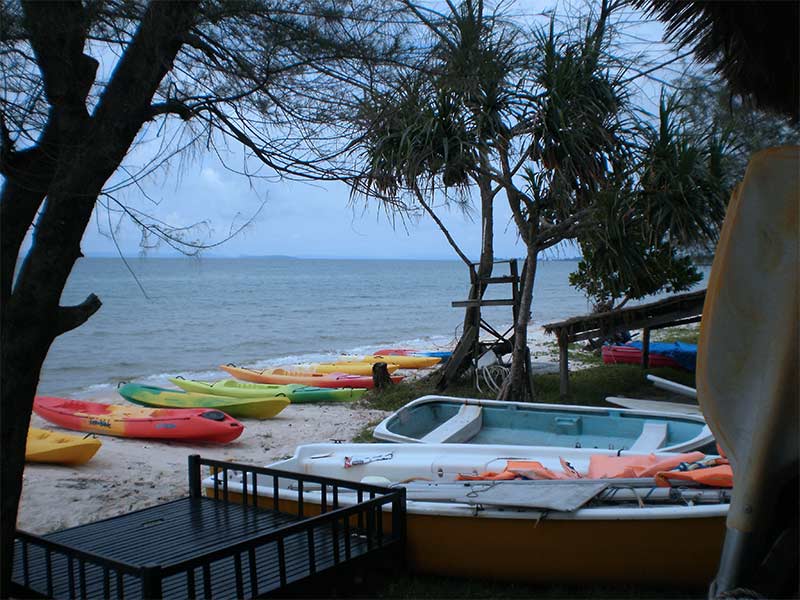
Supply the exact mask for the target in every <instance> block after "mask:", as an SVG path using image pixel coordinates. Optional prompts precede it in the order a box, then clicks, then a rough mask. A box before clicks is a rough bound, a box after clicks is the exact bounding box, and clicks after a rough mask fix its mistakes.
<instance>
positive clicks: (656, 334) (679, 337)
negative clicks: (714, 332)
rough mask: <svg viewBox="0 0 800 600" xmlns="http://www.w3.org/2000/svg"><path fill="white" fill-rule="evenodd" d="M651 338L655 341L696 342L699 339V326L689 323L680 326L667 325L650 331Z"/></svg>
mask: <svg viewBox="0 0 800 600" xmlns="http://www.w3.org/2000/svg"><path fill="white" fill-rule="evenodd" d="M651 338H652V340H653V341H656V342H683V343H685V344H696V343H697V340H699V339H700V328H699V327H696V326H695V327H692V326H691V325H683V326H680V327H667V328H665V329H656V330H655V331H653V332H652V333H651Z"/></svg>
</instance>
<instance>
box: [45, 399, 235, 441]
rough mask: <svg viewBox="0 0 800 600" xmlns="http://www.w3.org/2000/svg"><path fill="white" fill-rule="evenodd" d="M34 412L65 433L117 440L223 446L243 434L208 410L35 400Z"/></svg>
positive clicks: (230, 421)
mask: <svg viewBox="0 0 800 600" xmlns="http://www.w3.org/2000/svg"><path fill="white" fill-rule="evenodd" d="M33 410H34V412H35V413H36V414H37V415H39V416H40V417H42V418H44V419H47V420H48V421H50V422H51V423H55V424H56V425H60V426H61V427H66V428H67V429H74V430H77V431H90V432H92V433H102V434H105V435H116V436H120V437H131V438H156V439H169V440H183V441H193V442H220V443H224V442H230V441H232V440H235V439H236V438H237V437H239V436H240V435H241V434H242V431H243V430H244V427H243V426H242V424H241V423H239V421H237V420H236V419H233V418H232V417H230V416H228V415H226V414H225V413H224V412H221V411H219V410H211V409H207V408H195V409H193V408H180V409H169V408H143V407H140V406H123V405H120V404H102V403H100V402H86V401H84V400H70V399H67V398H48V397H45V396H36V398H35V399H34V401H33Z"/></svg>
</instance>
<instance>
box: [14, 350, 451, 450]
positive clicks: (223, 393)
mask: <svg viewBox="0 0 800 600" xmlns="http://www.w3.org/2000/svg"><path fill="white" fill-rule="evenodd" d="M386 352H387V355H386V356H383V355H380V354H375V355H370V356H360V357H351V358H350V359H349V360H341V361H339V362H332V363H314V364H307V365H300V366H296V367H289V368H275V369H265V370H260V371H259V370H254V369H247V368H241V367H236V366H235V365H226V366H223V367H222V368H223V369H224V370H225V371H227V372H228V373H230V374H231V375H233V376H234V377H237V379H235V380H234V379H227V380H221V381H215V382H206V381H195V380H191V379H184V378H182V377H174V378H170V381H171V382H172V383H174V384H175V385H176V386H177V387H178V388H180V389H166V388H161V387H154V386H148V385H142V384H138V383H126V384H124V385H122V386H121V387H119V389H118V392H119V394H120V395H121V396H122V397H123V398H125V399H126V400H128V401H129V402H131V403H132V404H134V405H136V406H128V405H119V404H105V403H101V402H90V401H86V400H76V399H69V398H55V397H45V396H37V397H36V399H35V401H34V411H35V412H36V413H37V414H38V415H39V416H41V417H42V418H44V419H46V420H47V421H49V422H51V423H54V424H56V425H59V426H60V427H64V428H66V429H72V430H75V431H81V432H85V433H87V434H103V435H113V436H119V437H129V438H147V439H160V440H173V441H183V442H211V443H227V442H230V441H233V440H235V439H236V438H238V437H239V436H240V435H241V434H242V432H243V430H244V425H242V423H240V422H239V421H238V420H237V418H245V419H270V418H272V417H275V416H276V415H278V414H279V413H280V412H281V411H282V410H283V409H285V408H286V407H287V406H289V404H291V403H295V404H303V403H317V402H347V401H352V400H357V399H358V398H360V397H361V396H362V395H363V394H364V392H365V391H366V390H367V389H369V388H371V387H372V386H373V378H372V376H371V375H372V371H373V367H374V365H375V364H377V363H383V364H385V365H386V368H387V371H388V372H389V373H394V372H395V371H396V370H398V369H401V368H402V369H424V368H428V367H431V366H434V365H436V364H437V363H439V362H440V361H441V360H443V359H446V358H447V356H449V353H439V355H437V356H426V355H422V354H415V353H414V351H411V350H405V349H404V350H401V351H399V352H398V353H397V354H396V355H395V354H392V353H393V352H394V351H393V350H391V349H387V350H386ZM391 379H392V381H393V382H395V383H396V382H398V381H400V380H401V379H402V376H399V375H392V376H391ZM100 445H101V442H100V441H99V440H97V439H96V438H93V437H81V436H75V435H70V434H65V433H59V432H53V431H46V430H42V429H35V428H32V429H31V430H30V431H29V434H28V445H27V448H26V460H28V461H29V462H49V463H62V464H81V463H83V462H86V461H88V460H89V459H91V458H92V456H94V454H95V453H96V452H97V450H98V449H99V447H100Z"/></svg>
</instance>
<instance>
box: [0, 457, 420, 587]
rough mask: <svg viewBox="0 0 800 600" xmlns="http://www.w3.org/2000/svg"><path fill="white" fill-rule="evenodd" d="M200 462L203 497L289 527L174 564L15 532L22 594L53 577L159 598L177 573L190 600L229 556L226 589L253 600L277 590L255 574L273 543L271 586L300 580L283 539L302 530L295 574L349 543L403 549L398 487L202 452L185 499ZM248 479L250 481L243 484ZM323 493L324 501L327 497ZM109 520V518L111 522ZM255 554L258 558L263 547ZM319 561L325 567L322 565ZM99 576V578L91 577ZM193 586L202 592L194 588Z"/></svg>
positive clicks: (342, 552) (347, 556)
mask: <svg viewBox="0 0 800 600" xmlns="http://www.w3.org/2000/svg"><path fill="white" fill-rule="evenodd" d="M203 466H207V467H209V468H210V469H211V470H212V472H214V473H216V476H215V478H214V480H215V485H214V487H213V488H212V491H211V492H210V493H209V498H207V500H209V501H211V500H215V501H221V502H223V503H232V502H235V501H236V500H237V499H241V504H244V505H246V506H253V507H256V506H257V507H259V508H261V509H264V508H266V509H267V510H271V511H273V512H276V513H281V514H289V515H291V516H292V517H293V518H292V519H291V520H290V521H289V522H288V524H282V525H278V526H277V527H276V528H274V529H272V530H270V531H268V532H266V533H260V534H258V535H255V536H253V537H251V538H249V539H245V540H240V541H237V542H236V543H232V544H230V545H227V546H223V547H220V548H216V549H214V550H212V551H209V552H206V553H203V554H201V555H199V556H196V557H192V558H190V559H187V560H183V561H180V562H177V563H172V564H145V565H142V564H129V563H126V562H123V561H119V560H112V559H109V558H106V557H103V556H99V555H97V554H94V553H92V552H89V551H86V550H81V549H80V548H76V547H73V546H71V545H69V544H63V543H59V542H55V541H53V540H50V539H47V538H45V537H41V536H37V535H33V534H30V533H26V532H24V531H17V534H16V552H17V553H18V554H17V555H16V557H15V562H16V563H17V567H18V569H17V572H18V573H19V572H20V571H21V576H18V577H16V578H15V584H16V585H17V586H18V587H20V588H21V589H23V590H24V591H26V592H28V593H34V594H44V595H47V596H50V597H52V596H53V595H54V594H55V593H56V581H57V580H58V581H59V587H63V586H64V585H65V584H66V588H67V594H68V595H69V597H72V598H86V597H89V596H90V595H91V596H95V595H97V596H99V595H102V597H105V598H109V597H117V598H124V597H125V596H126V595H127V596H139V595H141V597H144V598H159V597H162V596H163V591H164V581H165V579H167V578H169V577H175V576H176V575H178V576H180V575H181V574H183V575H184V577H185V586H186V587H185V588H184V592H182V594H181V595H183V596H185V597H188V598H195V597H196V596H197V595H198V594H199V595H203V596H205V597H211V596H212V595H213V594H212V579H213V575H212V564H213V563H218V561H226V560H227V561H230V560H232V561H233V585H234V587H235V590H234V589H232V590H230V591H231V592H235V595H236V597H238V598H242V597H248V596H250V597H255V596H259V595H262V594H264V593H266V592H268V591H274V589H275V588H274V587H273V588H270V589H263V588H262V586H261V585H260V583H259V577H258V574H259V571H260V570H261V569H263V568H264V565H263V564H260V563H259V559H258V554H257V553H258V551H259V550H264V549H265V548H267V547H269V546H270V545H272V544H274V545H275V547H276V548H277V562H278V565H277V579H278V582H277V583H278V584H279V586H280V587H284V586H286V585H287V584H289V583H292V581H293V580H294V581H296V580H297V579H298V578H297V577H290V575H289V573H288V567H289V566H290V565H288V564H287V560H288V559H287V548H286V544H287V540H288V539H289V538H291V537H294V539H295V541H296V540H297V538H298V536H302V535H305V552H304V556H303V565H302V568H301V572H302V573H304V575H303V577H310V576H313V575H316V574H317V573H318V572H319V571H320V570H324V569H327V568H328V567H329V566H330V564H331V562H332V564H333V566H334V567H335V566H338V565H340V564H341V563H344V562H347V561H349V560H351V559H352V558H354V556H355V555H356V552H355V550H354V547H353V546H354V543H355V542H354V540H356V541H357V542H358V543H359V544H360V545H363V544H364V543H365V544H366V551H367V552H369V551H371V550H374V549H379V548H385V547H387V546H397V547H398V548H399V551H400V552H402V547H403V544H404V543H405V502H406V499H405V489H404V488H396V489H387V488H381V487H378V486H373V485H367V484H362V483H355V482H348V481H343V480H338V479H331V478H326V477H319V476H314V475H306V474H303V473H292V472H288V471H281V470H277V469H270V468H265V467H255V466H251V465H243V464H236V463H229V462H222V461H216V460H210V459H203V458H201V457H200V456H197V455H192V456H190V457H189V488H190V497H191V498H193V499H198V500H200V499H201V498H202V481H201V468H202V467H203ZM233 472H236V473H237V474H241V477H242V487H241V490H240V491H239V492H237V494H238V498H236V497H234V494H233V493H231V492H230V491H229V489H228V479H229V476H230V475H231V474H232V473H233ZM259 476H260V477H261V478H262V481H268V480H269V479H271V483H272V495H271V496H272V497H271V500H272V506H264V503H263V502H262V503H259V499H264V498H265V496H263V495H259V494H258V479H259ZM278 478H280V479H281V480H291V481H293V482H294V483H295V485H296V490H292V494H291V495H292V496H294V498H293V499H294V500H296V501H297V502H296V507H297V510H296V512H288V513H287V511H285V510H281V509H280V502H281V489H280V487H279V485H278ZM248 480H249V481H250V484H248ZM309 484H315V485H318V486H320V487H319V490H320V492H321V495H320V505H319V511H320V514H318V515H314V516H306V514H305V512H306V510H305V507H304V504H305V503H304V502H303V493H304V487H306V486H308V485H309ZM248 488H249V489H248ZM343 490H344V491H347V492H355V495H356V499H357V502H356V503H355V504H353V505H352V506H341V505H340V504H339V494H340V493H341V492H342V491H343ZM284 491H285V490H284ZM315 491H316V490H315ZM329 495H330V497H331V501H330V502H329V501H328V497H329ZM384 509H387V512H388V513H389V514H390V519H391V520H390V522H391V531H384V527H383V514H384ZM145 510H147V509H145ZM124 517H125V515H121V516H120V517H114V518H124ZM114 518H112V519H109V521H113V519H114ZM112 529H113V527H112ZM322 537H324V539H325V540H328V541H329V542H330V546H325V549H324V550H323V551H324V552H325V556H319V553H320V549H319V548H318V547H317V543H316V540H317V539H318V538H320V539H321V538H322ZM293 547H294V548H295V550H296V548H297V544H296V543H295V545H294V546H293ZM358 554H359V555H363V554H364V552H363V551H362V550H359V552H358ZM261 556H262V559H261V561H262V562H263V556H264V555H263V552H262V555H261ZM322 562H324V563H325V564H326V565H328V566H326V567H324V568H323V569H320V563H322ZM33 563H36V567H37V570H36V573H37V580H38V583H40V584H41V583H42V582H41V579H42V572H43V574H44V575H43V578H44V582H43V583H44V585H43V586H42V585H39V586H37V588H38V589H34V587H32V586H33V585H34V582H33V581H32V579H33V576H32V568H33ZM55 563H58V564H57V565H56V564H55ZM245 565H246V567H247V568H246V569H245ZM295 566H296V565H295ZM273 567H274V565H270V571H271V570H272V568H273ZM198 569H199V570H200V572H201V573H200V585H198V584H197V582H196V572H197V570H198ZM89 570H91V574H90V575H91V579H92V580H93V583H92V585H91V586H90V585H89V584H88V580H89V578H90V577H89V575H87V571H89ZM65 571H66V572H65ZM245 571H246V572H247V574H248V577H247V581H245ZM98 576H99V578H100V581H99V582H98V581H97V578H98ZM303 577H301V578H303ZM131 578H133V580H131ZM65 580H66V581H65ZM175 581H176V580H175V579H172V580H171V583H170V586H173V585H174V584H175ZM137 582H138V585H137ZM90 587H91V590H90ZM198 587H199V588H201V589H200V590H198ZM137 588H138V589H137ZM136 592H139V594H137V593H136Z"/></svg>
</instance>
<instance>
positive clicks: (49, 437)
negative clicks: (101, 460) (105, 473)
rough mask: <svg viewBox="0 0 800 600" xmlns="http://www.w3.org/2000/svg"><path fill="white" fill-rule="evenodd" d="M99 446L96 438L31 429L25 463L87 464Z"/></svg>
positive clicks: (26, 446) (99, 443)
mask: <svg viewBox="0 0 800 600" xmlns="http://www.w3.org/2000/svg"><path fill="white" fill-rule="evenodd" d="M101 445H102V442H101V441H100V440H98V439H96V438H85V437H83V436H79V435H71V434H69V433H61V432H60V431H58V432H57V431H47V430H46V429H37V428H36V427H31V428H29V429H28V439H27V442H26V444H25V461H26V462H36V463H50V464H60V465H82V464H84V463H86V462H89V460H90V459H91V458H92V457H93V456H94V455H95V454H96V453H97V451H98V450H99V449H100V446H101Z"/></svg>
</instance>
